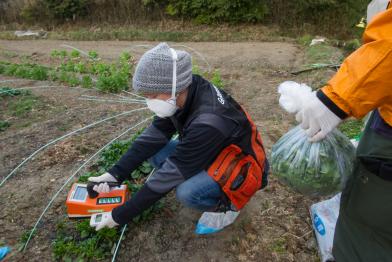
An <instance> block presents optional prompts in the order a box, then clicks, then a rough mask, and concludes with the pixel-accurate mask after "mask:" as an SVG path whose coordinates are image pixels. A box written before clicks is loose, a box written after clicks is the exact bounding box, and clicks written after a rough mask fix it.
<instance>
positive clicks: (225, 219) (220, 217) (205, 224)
mask: <svg viewBox="0 0 392 262" xmlns="http://www.w3.org/2000/svg"><path fill="white" fill-rule="evenodd" d="M239 214H240V212H239V211H237V212H235V211H226V212H204V213H203V214H202V216H201V217H200V219H199V221H198V222H197V225H196V230H195V233H196V234H199V235H204V234H212V233H216V232H218V231H221V230H222V229H223V228H225V227H227V226H228V225H231V224H232V223H233V222H234V221H235V220H236V218H237V217H238V215H239Z"/></svg>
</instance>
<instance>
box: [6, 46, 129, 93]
mask: <svg viewBox="0 0 392 262" xmlns="http://www.w3.org/2000/svg"><path fill="white" fill-rule="evenodd" d="M79 55H80V54H79V52H78V51H74V52H71V57H72V59H71V58H69V57H68V54H67V52H66V51H65V50H60V51H58V50H52V52H51V56H52V57H54V58H60V61H59V62H60V64H59V66H57V67H56V68H55V69H52V68H48V67H45V66H42V65H39V64H27V63H26V64H13V63H7V62H1V61H0V73H1V74H5V75H10V76H17V77H21V78H27V79H34V80H47V79H49V80H52V81H60V82H62V83H67V84H68V85H70V86H78V85H82V87H85V88H90V87H93V86H94V85H96V87H97V88H98V89H100V90H102V91H108V92H119V91H121V90H124V89H125V90H126V89H128V84H129V82H130V79H131V77H132V70H133V65H134V64H133V63H134V62H133V59H132V56H131V54H130V53H129V52H123V53H122V54H121V55H120V57H119V59H118V61H117V62H115V63H105V62H99V61H91V60H90V59H82V58H81V57H80V56H79ZM89 55H91V56H92V57H94V58H97V57H98V54H97V53H96V52H95V51H90V52H89ZM75 58H77V59H75ZM92 75H96V76H97V81H96V83H94V82H93V81H92Z"/></svg>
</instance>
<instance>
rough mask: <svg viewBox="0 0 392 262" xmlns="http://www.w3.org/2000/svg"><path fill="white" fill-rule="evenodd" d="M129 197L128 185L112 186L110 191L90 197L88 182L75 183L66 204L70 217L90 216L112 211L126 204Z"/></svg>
mask: <svg viewBox="0 0 392 262" xmlns="http://www.w3.org/2000/svg"><path fill="white" fill-rule="evenodd" d="M128 198H129V191H128V187H127V186H126V185H120V186H117V187H112V188H111V190H110V192H109V193H100V194H99V195H98V197H96V198H90V197H89V196H88V193H87V184H80V183H75V184H73V185H72V188H71V190H70V191H69V193H68V196H67V200H66V202H65V204H66V206H67V213H68V217H90V216H91V215H93V214H96V213H102V212H110V211H112V209H113V208H115V207H118V206H121V205H122V204H124V203H125V201H127V200H128Z"/></svg>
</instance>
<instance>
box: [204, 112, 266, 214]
mask: <svg viewBox="0 0 392 262" xmlns="http://www.w3.org/2000/svg"><path fill="white" fill-rule="evenodd" d="M242 110H243V111H244V113H245V114H246V117H247V118H248V121H249V123H250V125H251V128H252V136H251V144H252V149H253V152H254V153H255V155H256V159H255V158H254V157H253V156H252V155H245V154H244V153H243V152H242V149H241V148H239V147H238V146H237V145H234V144H231V145H229V146H227V147H226V148H224V149H223V150H222V152H221V153H220V154H219V155H218V157H217V158H216V159H215V161H214V162H213V163H212V165H211V166H210V167H209V168H208V170H207V172H208V175H209V176H211V177H212V178H213V179H214V180H215V181H216V182H217V183H218V184H219V185H220V186H221V188H222V190H223V192H225V194H226V196H227V198H228V199H229V200H230V201H231V203H232V204H233V205H234V206H235V207H236V209H237V210H240V209H242V208H243V207H244V206H245V205H246V203H248V202H249V200H250V198H251V197H252V196H253V195H254V194H255V193H256V192H257V190H259V189H260V188H261V187H262V178H263V173H264V162H265V158H266V156H265V152H264V148H263V143H262V140H261V137H260V134H259V133H258V132H257V128H256V126H255V125H254V123H253V121H252V119H251V118H250V116H249V115H248V113H247V112H246V111H245V110H244V109H242ZM240 176H241V177H240ZM237 181H241V182H242V183H237ZM236 184H238V185H236Z"/></svg>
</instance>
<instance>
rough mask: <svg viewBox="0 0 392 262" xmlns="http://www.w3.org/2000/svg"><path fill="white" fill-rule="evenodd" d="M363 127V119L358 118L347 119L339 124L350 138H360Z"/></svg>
mask: <svg viewBox="0 0 392 262" xmlns="http://www.w3.org/2000/svg"><path fill="white" fill-rule="evenodd" d="M362 128H363V121H362V120H356V119H349V120H346V121H344V122H343V123H342V124H341V125H340V126H339V130H340V131H341V132H342V133H343V134H345V135H346V136H347V137H348V138H350V139H353V138H359V136H360V134H361V130H362Z"/></svg>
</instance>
